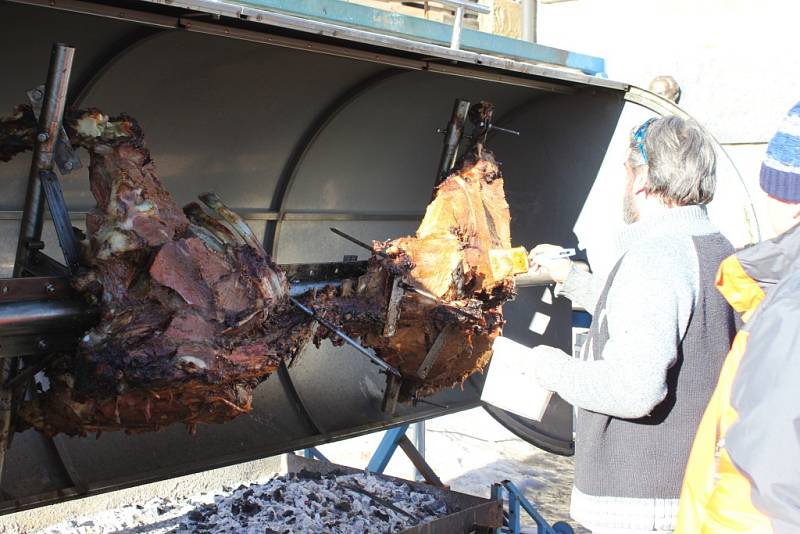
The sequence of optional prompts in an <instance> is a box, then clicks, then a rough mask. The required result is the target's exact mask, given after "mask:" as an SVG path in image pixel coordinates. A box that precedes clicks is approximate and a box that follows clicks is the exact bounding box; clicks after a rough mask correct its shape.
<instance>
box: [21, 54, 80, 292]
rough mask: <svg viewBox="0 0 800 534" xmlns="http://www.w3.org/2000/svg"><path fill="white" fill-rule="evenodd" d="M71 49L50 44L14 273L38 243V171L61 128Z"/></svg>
mask: <svg viewBox="0 0 800 534" xmlns="http://www.w3.org/2000/svg"><path fill="white" fill-rule="evenodd" d="M74 55H75V49H74V48H71V47H68V46H66V45H63V44H55V45H53V50H52V52H51V54H50V68H49V70H48V73H47V84H46V85H45V92H44V96H43V103H42V112H41V115H40V117H39V128H38V132H37V135H36V139H35V140H34V143H33V161H32V163H31V170H30V174H29V175H28V189H27V191H26V194H25V207H24V209H23V212H22V220H21V221H20V233H19V240H18V242H17V254H16V258H15V260H14V277H15V278H16V277H19V276H22V275H23V274H24V273H25V272H26V271H27V269H26V267H27V264H28V263H29V262H30V259H31V252H32V251H33V250H37V249H38V248H40V247H39V244H40V243H41V237H42V226H43V217H42V215H43V211H44V196H43V194H42V183H41V180H40V177H39V173H40V172H42V171H49V170H50V169H51V168H52V166H53V157H54V154H55V146H56V142H57V141H58V136H59V133H60V131H61V119H62V118H63V116H64V107H65V105H66V100H67V86H68V85H69V76H70V72H71V71H72V59H73V57H74Z"/></svg>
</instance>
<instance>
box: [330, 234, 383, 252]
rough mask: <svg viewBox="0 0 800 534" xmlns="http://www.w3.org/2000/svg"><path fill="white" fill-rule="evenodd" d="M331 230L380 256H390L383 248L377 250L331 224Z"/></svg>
mask: <svg viewBox="0 0 800 534" xmlns="http://www.w3.org/2000/svg"><path fill="white" fill-rule="evenodd" d="M330 230H331V232H333V233H334V234H336V235H338V236H339V237H343V238H345V239H347V240H348V241H350V242H351V243H355V244H356V245H358V246H359V247H361V248H365V249H367V250H369V251H370V252H372V253H374V254H377V255H378V256H380V257H382V258H388V257H389V255H388V254H387V253H385V252H384V251H382V250H378V251H376V250H374V249H373V248H372V247H371V246H369V245H367V244H366V243H364V242H363V241H361V240H360V239H356V238H355V237H353V236H351V235H348V234H346V233H344V232H342V231H341V230H339V229H338V228H334V227H333V226H331V227H330Z"/></svg>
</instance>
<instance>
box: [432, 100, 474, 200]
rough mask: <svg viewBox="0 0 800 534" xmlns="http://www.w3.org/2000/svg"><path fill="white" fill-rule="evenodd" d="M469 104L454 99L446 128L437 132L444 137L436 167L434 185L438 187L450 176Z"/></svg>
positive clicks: (465, 101) (462, 133)
mask: <svg viewBox="0 0 800 534" xmlns="http://www.w3.org/2000/svg"><path fill="white" fill-rule="evenodd" d="M470 105H471V104H470V102H469V101H467V100H461V99H456V101H455V104H453V113H452V115H451V116H450V122H448V123H447V128H446V129H445V130H442V129H441V128H440V129H438V130H437V132H438V133H443V134H445V135H444V146H443V147H442V155H441V157H440V158H439V166H438V167H437V174H436V182H435V183H434V185H439V184H440V183H441V182H442V181H444V180H445V178H447V175H448V174H450V170H451V169H452V168H453V165H455V163H456V159H457V157H458V147H459V146H460V145H461V139H462V137H463V136H464V123H465V122H466V120H467V116H468V115H469V107H470Z"/></svg>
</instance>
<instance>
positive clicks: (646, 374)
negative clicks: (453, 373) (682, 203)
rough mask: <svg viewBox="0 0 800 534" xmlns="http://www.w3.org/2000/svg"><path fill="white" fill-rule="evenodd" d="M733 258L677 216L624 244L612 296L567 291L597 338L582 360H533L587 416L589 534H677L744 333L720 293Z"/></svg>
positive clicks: (580, 477) (690, 218) (707, 228)
mask: <svg viewBox="0 0 800 534" xmlns="http://www.w3.org/2000/svg"><path fill="white" fill-rule="evenodd" d="M732 251H733V248H732V247H731V245H730V243H728V242H727V240H725V239H724V238H723V237H722V236H721V235H720V234H719V232H718V230H717V229H716V228H715V227H714V225H713V224H711V222H710V221H709V220H708V216H707V214H706V210H705V208H704V207H703V206H689V207H682V208H674V209H671V210H668V211H666V212H665V213H664V214H663V215H660V216H658V217H655V218H652V219H647V220H644V221H641V222H639V223H636V224H633V225H630V226H629V227H627V228H626V229H625V230H624V231H623V232H622V234H621V235H620V237H619V239H618V248H617V251H616V253H617V255H618V257H619V258H620V261H619V262H618V264H617V267H616V268H615V270H614V271H613V272H612V273H611V275H610V276H609V280H608V283H606V284H604V286H605V288H604V290H603V291H602V293H599V294H598V292H597V291H595V289H596V285H595V281H594V280H593V279H592V275H591V274H588V273H584V272H581V271H578V270H573V271H572V272H571V273H570V275H569V277H568V279H567V281H566V282H565V284H564V286H563V288H562V289H561V294H563V295H565V296H567V297H569V298H570V299H572V300H573V302H575V303H577V304H580V305H582V306H584V307H586V309H588V310H595V312H594V317H593V331H592V335H591V336H590V340H589V342H588V343H587V346H585V347H584V351H583V354H582V357H581V358H580V359H575V358H572V357H570V356H569V355H567V354H565V353H563V352H561V351H558V350H556V349H547V350H541V348H537V349H535V350H536V357H537V369H536V371H535V372H536V378H537V380H538V381H539V382H540V384H541V385H542V386H544V387H546V388H548V389H551V390H554V391H557V392H558V393H559V395H561V396H562V397H563V398H564V399H566V400H567V401H569V402H571V403H572V404H573V405H574V406H576V408H578V409H579V410H578V420H577V421H578V424H577V429H576V433H577V437H576V442H577V452H576V488H575V490H574V491H573V502H572V515H573V517H575V519H577V520H578V521H579V522H581V523H582V524H584V525H585V526H587V527H589V528H592V529H594V530H595V531H598V532H603V530H604V529H609V530H615V529H623V530H624V529H631V531H636V532H647V531H654V530H655V531H658V530H665V531H669V530H671V528H672V524H673V522H674V519H675V515H676V512H677V499H678V496H679V491H680V483H681V480H682V477H683V472H684V468H685V465H686V461H687V458H688V451H689V447H690V445H691V442H692V439H693V437H694V432H695V430H696V426H697V424H698V423H699V420H700V417H701V416H702V413H703V410H704V409H705V405H706V403H707V402H708V398H709V397H710V395H711V392H712V391H713V388H714V386H715V384H716V379H717V376H718V372H719V368H720V366H721V363H722V359H723V358H724V355H725V353H726V352H727V348H728V344H729V342H730V339H731V337H732V335H733V334H734V332H735V325H734V323H733V314H732V311H731V310H730V309H729V308H728V307H727V305H726V303H724V301H723V300H722V298H721V296H720V295H719V294H718V293H717V292H716V291H715V289H714V287H713V276H714V273H715V272H716V269H717V267H718V265H719V262H720V261H721V260H722V259H724V257H725V256H727V255H728V254H730V253H732ZM706 331H709V333H708V334H706ZM707 352H711V353H714V354H708V355H706V354H705V353H707ZM716 353H718V354H716ZM679 374H680V376H679Z"/></svg>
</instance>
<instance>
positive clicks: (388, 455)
mask: <svg viewBox="0 0 800 534" xmlns="http://www.w3.org/2000/svg"><path fill="white" fill-rule="evenodd" d="M409 426H410V425H403V426H398V427H397V428H392V429H390V430H387V431H386V434H384V435H383V439H382V440H381V443H380V445H378V448H377V449H375V453H374V454H373V455H372V458H371V459H370V461H369V463H368V464H367V471H371V472H373V473H383V472H384V471H385V470H386V466H387V465H389V460H391V459H392V456H394V452H395V451H396V450H397V447H398V446H399V445H400V440H401V439H403V438H404V437H406V432H407V431H408V427H409Z"/></svg>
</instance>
